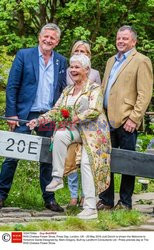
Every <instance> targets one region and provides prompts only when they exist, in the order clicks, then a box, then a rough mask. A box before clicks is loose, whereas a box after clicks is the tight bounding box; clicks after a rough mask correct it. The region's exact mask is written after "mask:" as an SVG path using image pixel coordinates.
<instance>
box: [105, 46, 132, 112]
mask: <svg viewBox="0 0 154 250" xmlns="http://www.w3.org/2000/svg"><path fill="white" fill-rule="evenodd" d="M131 51H132V50H129V51H127V52H126V53H124V54H123V55H122V57H121V58H119V57H118V56H119V53H118V54H117V55H116V56H115V62H114V64H113V67H112V69H111V72H110V75H109V79H108V83H107V88H106V91H105V95H104V103H103V105H104V108H105V109H107V105H108V99H109V94H110V90H111V87H112V85H113V83H114V82H115V79H116V76H117V73H118V72H119V70H120V68H121V67H122V65H123V64H124V62H125V61H126V59H127V57H128V56H129V54H130V53H131Z"/></svg>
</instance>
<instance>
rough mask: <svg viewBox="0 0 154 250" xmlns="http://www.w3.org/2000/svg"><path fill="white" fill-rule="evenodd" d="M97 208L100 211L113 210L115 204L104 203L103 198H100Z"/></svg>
mask: <svg viewBox="0 0 154 250" xmlns="http://www.w3.org/2000/svg"><path fill="white" fill-rule="evenodd" d="M96 208H97V210H98V211H100V210H111V209H112V208H113V206H110V205H105V204H103V203H102V201H101V200H99V201H98V202H97V204H96Z"/></svg>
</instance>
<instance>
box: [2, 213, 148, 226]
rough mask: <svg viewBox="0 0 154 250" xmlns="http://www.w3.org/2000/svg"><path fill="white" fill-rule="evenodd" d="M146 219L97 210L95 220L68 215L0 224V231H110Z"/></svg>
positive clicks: (131, 214)
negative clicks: (66, 216)
mask: <svg viewBox="0 0 154 250" xmlns="http://www.w3.org/2000/svg"><path fill="white" fill-rule="evenodd" d="M146 220H147V217H146V216H144V215H142V214H141V213H140V212H138V211H135V210H132V211H125V210H119V211H112V212H99V216H98V219H97V220H90V221H84V220H81V219H78V218H77V217H74V216H69V217H68V218H67V219H66V220H65V221H41V222H32V223H27V224H14V225H12V224H11V225H5V226H0V231H111V230H116V229H117V228H120V227H128V226H139V225H141V224H142V223H144V222H145V221H146Z"/></svg>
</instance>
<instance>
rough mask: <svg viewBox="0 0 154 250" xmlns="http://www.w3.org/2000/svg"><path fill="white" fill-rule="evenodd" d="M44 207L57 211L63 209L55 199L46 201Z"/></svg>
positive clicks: (62, 210)
mask: <svg viewBox="0 0 154 250" xmlns="http://www.w3.org/2000/svg"><path fill="white" fill-rule="evenodd" d="M45 207H46V208H47V209H50V210H51V211H54V212H59V213H62V212H64V209H63V208H62V207H61V206H60V205H59V204H58V203H57V202H56V201H52V202H50V203H48V204H47V203H46V204H45Z"/></svg>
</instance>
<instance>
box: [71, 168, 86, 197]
mask: <svg viewBox="0 0 154 250" xmlns="http://www.w3.org/2000/svg"><path fill="white" fill-rule="evenodd" d="M68 188H69V191H70V194H71V198H76V199H77V198H78V189H79V182H78V172H74V173H72V174H70V175H69V176H68ZM81 197H84V194H83V192H82V193H81Z"/></svg>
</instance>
